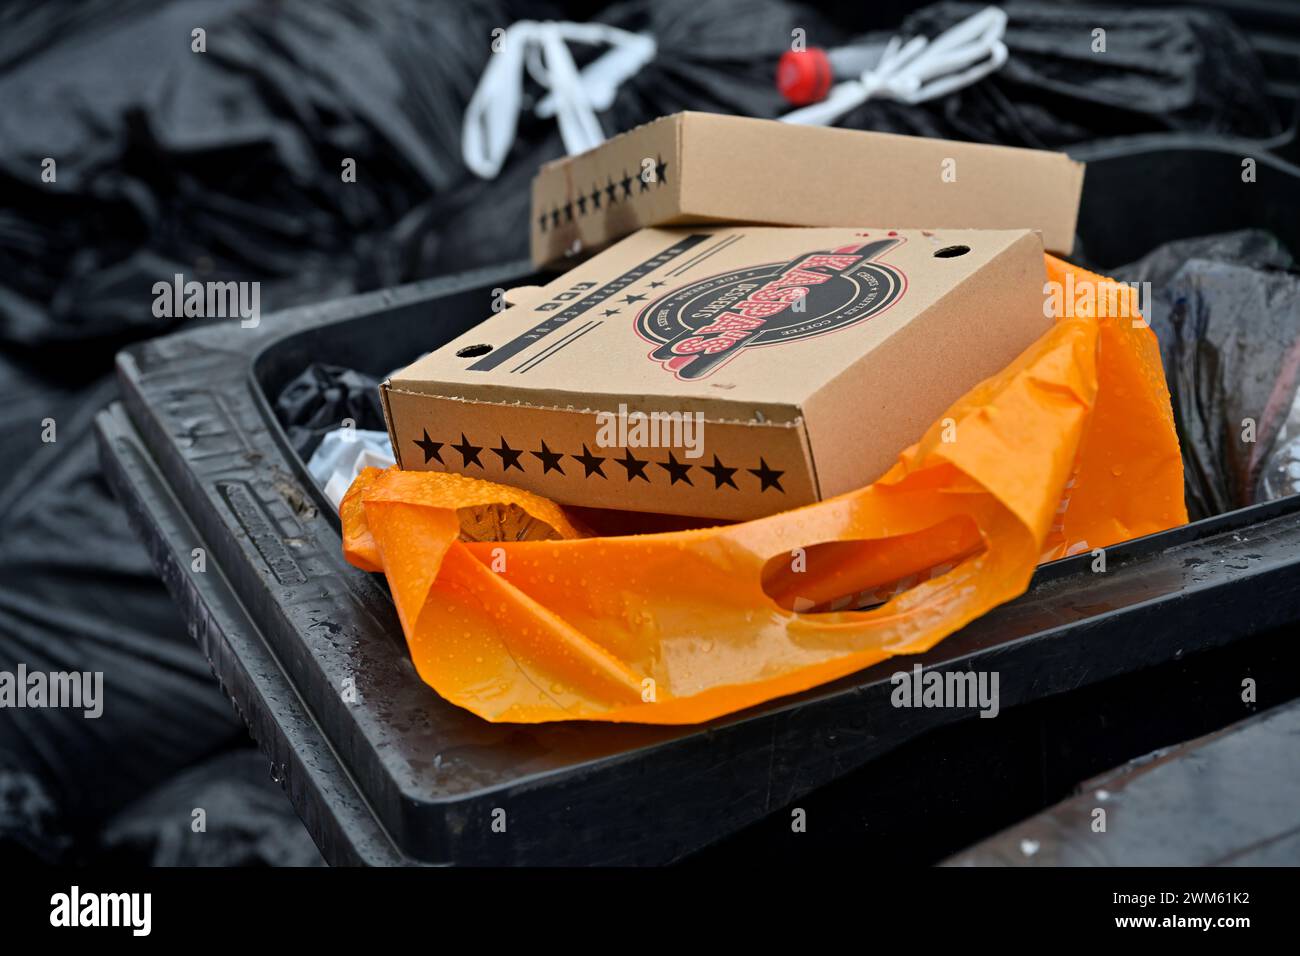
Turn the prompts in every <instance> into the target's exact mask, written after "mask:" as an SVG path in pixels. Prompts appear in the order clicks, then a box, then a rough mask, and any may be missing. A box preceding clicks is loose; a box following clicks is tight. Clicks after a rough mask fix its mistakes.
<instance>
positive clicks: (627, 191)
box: [622, 169, 632, 199]
mask: <svg viewBox="0 0 1300 956" xmlns="http://www.w3.org/2000/svg"><path fill="white" fill-rule="evenodd" d="M622 183H623V198H624V199H631V198H632V177H631V176H629V175H628V174H627V170H626V169H625V170H623V179H622Z"/></svg>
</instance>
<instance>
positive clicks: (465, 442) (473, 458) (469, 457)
mask: <svg viewBox="0 0 1300 956" xmlns="http://www.w3.org/2000/svg"><path fill="white" fill-rule="evenodd" d="M451 447H452V448H454V449H456V450H457V451H458V452H460V457H461V458H463V459H464V462H463V463H462V465H461V467H462V468H468V467H469V466H470V462H473V463H474V464H476V465H478V466H479V467H480V468H482V467H483V462H481V461H479V460H478V453H479V452H481V451H482V450H483V446H482V445H471V444H470V443H469V439H468V438H466V437H465V433H464V432H461V433H460V444H459V445H456V444H453V445H452V446H451Z"/></svg>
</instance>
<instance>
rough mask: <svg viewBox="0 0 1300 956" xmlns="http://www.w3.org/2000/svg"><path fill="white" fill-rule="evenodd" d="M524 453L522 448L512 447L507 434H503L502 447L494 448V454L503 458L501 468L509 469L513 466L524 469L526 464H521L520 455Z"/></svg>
mask: <svg viewBox="0 0 1300 956" xmlns="http://www.w3.org/2000/svg"><path fill="white" fill-rule="evenodd" d="M523 453H524V451H523V449H522V448H511V447H510V445H509V444H508V443H507V442H506V439H505V436H504V435H503V436H501V447H500V448H493V449H492V454H494V455H496V456H497V457H498V458H500V459H501V469H502V470H503V471H509V470H510V469H511V468H518V469H519V470H520V471H523V470H524V466H523V465H521V464H519V456H520V455H522V454H523Z"/></svg>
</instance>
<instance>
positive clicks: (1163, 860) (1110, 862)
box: [947, 702, 1300, 866]
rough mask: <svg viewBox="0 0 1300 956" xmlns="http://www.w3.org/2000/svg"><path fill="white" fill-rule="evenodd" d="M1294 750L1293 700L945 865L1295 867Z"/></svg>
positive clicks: (1129, 770) (1296, 708)
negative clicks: (1101, 826) (1101, 828)
mask: <svg viewBox="0 0 1300 956" xmlns="http://www.w3.org/2000/svg"><path fill="white" fill-rule="evenodd" d="M1298 748H1300V702H1293V703H1290V704H1287V705H1284V706H1281V707H1277V708H1274V709H1273V710H1270V711H1267V712H1265V713H1263V714H1260V715H1258V716H1256V717H1253V718H1251V719H1249V720H1244V721H1241V722H1240V723H1237V724H1233V725H1232V726H1231V727H1229V728H1227V729H1225V730H1222V731H1219V732H1218V733H1215V734H1211V735H1209V736H1207V737H1202V738H1200V739H1198V740H1193V741H1190V742H1188V743H1185V744H1182V745H1181V746H1177V747H1170V748H1167V749H1164V750H1159V751H1156V752H1154V753H1151V754H1148V755H1147V756H1145V757H1142V758H1140V759H1138V760H1134V761H1132V762H1130V763H1128V764H1126V765H1124V766H1123V767H1120V768H1118V769H1116V770H1114V771H1111V772H1110V773H1106V774H1103V775H1101V776H1099V777H1096V778H1094V779H1092V780H1089V781H1088V782H1086V783H1085V784H1084V785H1083V786H1082V787H1081V788H1080V793H1079V794H1078V795H1077V796H1075V797H1073V798H1072V799H1069V800H1066V801H1064V802H1063V803H1060V804H1058V805H1057V806H1054V807H1052V808H1051V809H1050V810H1047V811H1045V812H1043V813H1041V814H1038V815H1037V816H1034V817H1031V818H1029V819H1028V820H1025V821H1024V822H1022V823H1020V824H1018V825H1016V826H1014V827H1011V828H1010V829H1008V830H1005V831H1003V832H1002V833H999V834H998V835H997V836H995V837H992V838H991V839H988V840H985V841H984V842H982V843H980V844H978V845H977V846H974V847H971V848H970V849H969V850H966V851H965V852H963V853H959V854H957V855H956V856H955V857H953V858H952V859H951V860H949V861H947V865H950V866H1294V865H1295V864H1296V863H1297V861H1300V760H1297V759H1296V756H1297V750H1298ZM1098 811H1104V816H1100V815H1098ZM1098 824H1104V827H1105V829H1104V830H1099V829H1097V826H1098Z"/></svg>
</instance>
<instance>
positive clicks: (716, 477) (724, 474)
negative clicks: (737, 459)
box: [700, 455, 740, 491]
mask: <svg viewBox="0 0 1300 956" xmlns="http://www.w3.org/2000/svg"><path fill="white" fill-rule="evenodd" d="M700 467H701V468H703V469H704V470H705V471H707V472H708V473H709V474H710V475H712V476H713V488H714V490H715V491H716V490H717V489H719V488H721V487H722V486H723V485H731V487H733V488H735V489H736V490H737V491H739V490H740V489H739V488H737V487H736V483H735V481H733V480H732V478H731V476H732V475H734V474H735V473H736V472H737V471H739V470H740V469H739V468H728V467H727V466H726V465H724V464H723V463H722V462H720V461H718V456H717V455H714V456H713V464H712V466H710V465H700Z"/></svg>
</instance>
